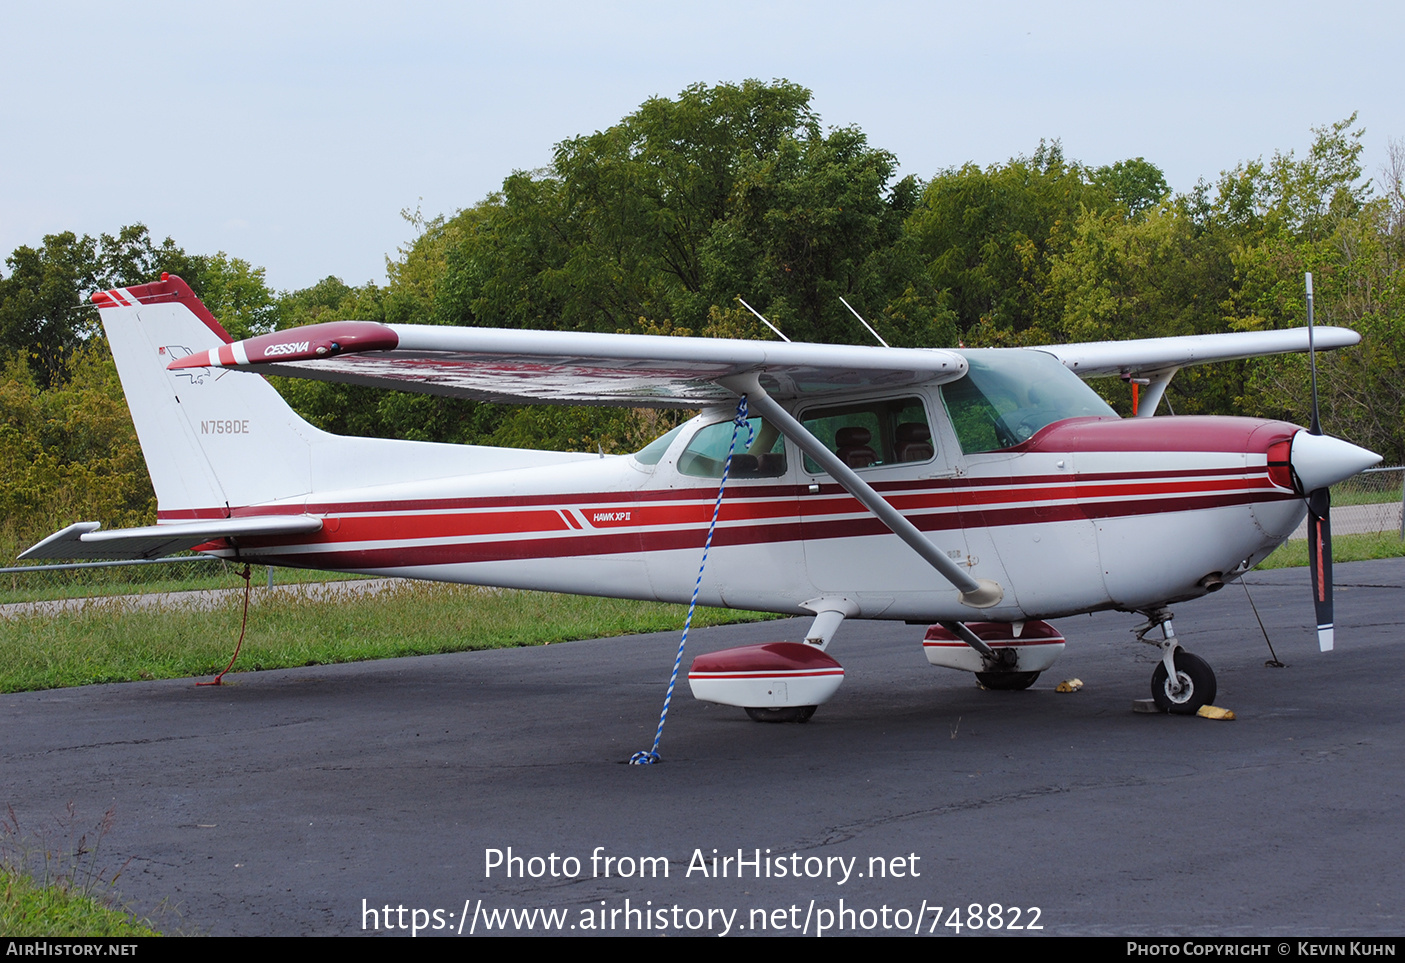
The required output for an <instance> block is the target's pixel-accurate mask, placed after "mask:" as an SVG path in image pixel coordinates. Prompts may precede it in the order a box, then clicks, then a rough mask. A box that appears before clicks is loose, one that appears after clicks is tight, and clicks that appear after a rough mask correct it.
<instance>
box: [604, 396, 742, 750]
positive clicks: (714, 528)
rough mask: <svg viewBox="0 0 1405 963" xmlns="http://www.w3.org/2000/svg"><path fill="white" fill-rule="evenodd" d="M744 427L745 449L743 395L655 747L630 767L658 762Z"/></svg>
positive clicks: (665, 698)
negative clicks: (700, 591)
mask: <svg viewBox="0 0 1405 963" xmlns="http://www.w3.org/2000/svg"><path fill="white" fill-rule="evenodd" d="M743 427H744V428H746V447H748V448H750V447H751V443H752V441H753V440H755V438H756V429H755V428H754V427H753V426H752V424H751V422H750V421H749V420H748V419H747V416H746V395H742V396H741V398H740V399H738V400H737V416H736V417H735V418H733V419H732V443H731V444H730V445H729V446H728V447H727V461H726V462H725V463H724V464H723V465H722V483H721V484H720V485H718V486H717V501H716V502H715V503H714V504H713V506H712V522H711V523H710V524H709V525H708V526H707V541H705V542H703V554H702V563H701V564H699V565H698V580H697V581H696V582H694V583H693V600H692V601H691V602H689V603H688V618H687V619H685V620H684V622H683V638H681V639H679V640H678V655H677V656H676V657H675V658H674V660H673V675H671V676H669V679H668V693H667V694H666V695H665V696H664V697H663V712H661V713H659V727H658V729H656V730H655V731H654V748H652V749H650V750H648V751H647V752H636V753H635V754H634V755H632V756H630V757H629V764H630V765H631V766H652V765H653V764H654V763H656V762H658V761H659V740H660V739H662V738H663V724H664V722H665V721H666V720H667V719H668V707H669V705H670V704H671V703H672V702H673V687H674V686H675V685H677V684H678V668H679V666H681V665H682V664H683V647H684V646H686V645H687V644H688V629H690V628H691V627H692V625H693V612H694V610H695V609H697V607H698V591H699V590H700V589H701V588H702V578H703V569H705V568H707V553H708V552H709V551H710V550H711V549H712V534H713V532H715V531H717V516H718V515H719V514H721V512H722V493H723V492H725V491H726V490H727V476H728V475H730V474H731V473H732V454H733V453H734V452H735V451H736V450H737V429H738V428H743Z"/></svg>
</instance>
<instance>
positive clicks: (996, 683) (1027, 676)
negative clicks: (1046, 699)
mask: <svg viewBox="0 0 1405 963" xmlns="http://www.w3.org/2000/svg"><path fill="white" fill-rule="evenodd" d="M1037 678H1039V673H1038V672H977V673H976V681H977V682H979V683H980V684H981V685H982V686H984V687H985V688H987V689H994V690H996V691H997V692H1019V691H1020V690H1021V689H1028V688H1029V687H1030V686H1032V685H1034V680H1035V679H1037Z"/></svg>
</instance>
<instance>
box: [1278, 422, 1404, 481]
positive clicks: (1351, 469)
mask: <svg viewBox="0 0 1405 963" xmlns="http://www.w3.org/2000/svg"><path fill="white" fill-rule="evenodd" d="M1288 460H1289V461H1290V462H1291V463H1292V465H1293V473H1294V474H1295V475H1297V476H1298V484H1299V485H1301V486H1302V493H1303V494H1304V495H1307V494H1310V493H1311V492H1314V491H1316V490H1317V489H1319V488H1326V487H1327V486H1328V485H1332V484H1335V483H1337V482H1339V481H1342V480H1343V479H1345V478H1350V477H1351V476H1352V475H1355V474H1356V473H1357V472H1360V471H1363V470H1365V469H1367V468H1370V467H1371V466H1372V465H1374V464H1375V463H1376V462H1378V461H1380V460H1381V456H1380V455H1378V454H1376V453H1375V452H1374V451H1367V450H1366V449H1365V448H1359V447H1357V446H1356V445H1353V444H1351V442H1347V441H1342V440H1341V439H1340V438H1333V437H1332V436H1331V435H1314V434H1312V433H1311V432H1309V431H1300V432H1298V433H1297V434H1296V435H1294V436H1293V453H1292V454H1291V455H1290V456H1289V459H1288Z"/></svg>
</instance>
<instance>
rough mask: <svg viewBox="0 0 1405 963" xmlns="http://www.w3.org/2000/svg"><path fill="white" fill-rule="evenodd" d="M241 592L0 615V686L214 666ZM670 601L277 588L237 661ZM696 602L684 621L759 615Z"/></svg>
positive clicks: (380, 648) (423, 647)
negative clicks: (211, 598) (211, 601)
mask: <svg viewBox="0 0 1405 963" xmlns="http://www.w3.org/2000/svg"><path fill="white" fill-rule="evenodd" d="M241 604H242V596H240V595H238V594H237V593H232V594H231V596H230V597H229V598H228V599H226V600H225V601H224V602H223V603H222V604H221V606H220V607H219V608H217V609H215V610H213V611H182V610H179V609H171V608H154V609H139V608H135V607H132V606H129V605H127V604H125V603H123V602H122V601H121V600H116V599H113V600H102V599H96V600H93V601H92V602H90V603H88V604H85V605H83V606H82V607H81V608H78V609H77V610H71V611H65V612H60V613H55V614H49V615H44V614H35V615H24V616H17V617H12V618H8V619H0V692H20V691H29V690H36V689H51V688H58V687H62V686H74V685H88V684H91V683H97V682H126V681H132V680H136V679H167V678H183V677H187V676H193V675H210V674H213V673H215V672H218V671H219V670H220V669H222V668H224V665H225V663H226V662H228V660H229V655H230V653H231V652H232V651H233V648H234V643H235V640H236V638H237V637H238V634H239V622H240V614H241V608H240V607H241ZM686 613H687V609H686V607H685V606H682V605H663V604H660V603H652V602H631V601H623V600H619V599H597V598H585V597H580V596H573V595H555V594H551V593H547V592H519V591H510V590H497V589H484V588H477V587H473V586H460V585H443V584H437V583H424V582H408V583H402V584H399V585H397V586H394V587H392V588H390V589H389V590H387V591H385V592H383V593H381V594H379V595H376V596H375V597H373V598H356V599H350V600H349V599H346V598H340V599H326V600H319V599H314V598H311V597H308V596H305V595H298V594H284V593H280V594H278V595H275V596H263V597H260V593H259V591H258V590H257V588H256V589H255V590H254V595H253V600H252V602H251V604H250V606H249V627H248V633H247V635H246V636H245V639H244V646H243V650H242V652H241V653H240V656H239V662H238V666H237V668H239V669H240V670H244V671H248V670H253V669H278V668H289V667H292V666H302V665H322V664H327V663H335V662H356V661H361V660H365V659H384V658H393V657H396V656H402V655H429V654H435V653H441V652H463V651H469V650H474V649H491V648H504V647H508V646H526V645H543V644H547V643H552V642H567V641H571V640H573V639H593V638H602V637H608V636H614V635H629V634H635V633H640V632H661V631H677V630H679V629H681V628H682V625H683V619H684V617H685V615H686ZM766 617H767V616H765V615H763V614H761V613H755V612H738V611H733V610H730V609H708V608H701V607H700V608H699V609H698V612H697V614H696V616H694V621H693V624H694V625H697V626H705V625H719V624H725V623H729V622H737V621H747V620H751V619H758V618H766Z"/></svg>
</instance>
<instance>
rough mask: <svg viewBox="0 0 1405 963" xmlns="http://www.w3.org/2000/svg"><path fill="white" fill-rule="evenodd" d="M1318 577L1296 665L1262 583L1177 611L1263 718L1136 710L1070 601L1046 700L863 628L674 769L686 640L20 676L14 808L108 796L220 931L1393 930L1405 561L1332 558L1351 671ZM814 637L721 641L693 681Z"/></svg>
mask: <svg viewBox="0 0 1405 963" xmlns="http://www.w3.org/2000/svg"><path fill="white" fill-rule="evenodd" d="M1148 563H1149V564H1154V551H1151V550H1149V551H1148ZM1307 580H1308V575H1307V572H1306V570H1305V569H1297V570H1280V571H1273V572H1265V573H1256V574H1253V575H1251V576H1250V578H1249V579H1248V581H1249V584H1250V588H1251V590H1252V592H1253V596H1254V600H1255V602H1257V604H1258V607H1259V612H1260V614H1261V615H1262V616H1263V619H1264V622H1265V624H1266V625H1267V628H1268V632H1269V635H1270V638H1271V639H1272V640H1273V644H1274V646H1275V647H1276V649H1277V653H1278V657H1279V658H1280V659H1282V660H1283V661H1284V662H1286V663H1288V666H1287V667H1286V668H1269V667H1266V666H1265V664H1264V663H1265V660H1266V659H1268V658H1269V653H1268V649H1267V647H1266V645H1265V642H1264V639H1263V637H1262V635H1261V633H1260V631H1259V628H1258V626H1257V624H1256V622H1255V620H1254V616H1253V613H1252V612H1251V611H1250V608H1249V605H1248V602H1247V601H1246V597H1245V592H1244V589H1243V588H1241V587H1240V586H1239V585H1237V584H1236V585H1230V586H1228V587H1226V588H1225V589H1224V590H1223V591H1221V592H1220V593H1218V594H1216V595H1214V596H1211V597H1209V598H1206V599H1202V600H1199V601H1196V602H1190V603H1184V604H1182V605H1179V606H1176V614H1177V618H1176V621H1175V624H1176V628H1177V631H1178V632H1179V634H1180V635H1181V637H1182V639H1183V642H1184V644H1185V645H1186V647H1187V648H1188V649H1190V650H1191V651H1193V652H1195V653H1196V654H1198V655H1201V656H1202V657H1204V658H1206V659H1207V660H1208V661H1209V662H1210V663H1211V664H1212V665H1213V666H1214V668H1215V671H1216V673H1217V676H1218V681H1219V697H1218V698H1217V699H1216V703H1217V704H1218V705H1221V706H1224V707H1226V708H1229V709H1232V710H1233V711H1234V712H1235V713H1236V714H1237V716H1238V719H1237V721H1234V722H1212V721H1208V720H1204V719H1197V718H1189V717H1172V716H1161V715H1144V714H1137V713H1134V712H1133V711H1132V705H1133V702H1134V700H1137V699H1141V698H1145V697H1146V696H1147V695H1148V690H1149V681H1150V677H1151V673H1152V670H1153V668H1154V666H1155V661H1156V658H1157V653H1156V651H1155V650H1154V649H1152V648H1151V647H1149V646H1144V645H1139V644H1137V643H1135V642H1134V641H1133V639H1132V634H1131V632H1130V631H1129V630H1130V628H1131V627H1132V626H1133V625H1134V624H1135V622H1136V621H1137V619H1136V617H1135V616H1129V615H1126V614H1118V613H1103V614H1099V615H1096V616H1085V617H1078V618H1070V619H1064V620H1061V621H1059V622H1058V623H1057V625H1058V626H1059V628H1060V629H1062V631H1063V632H1064V634H1065V635H1066V636H1067V637H1068V639H1069V647H1068V650H1067V651H1066V653H1065V654H1064V656H1063V658H1062V659H1061V661H1060V662H1059V663H1058V664H1056V665H1055V667H1054V668H1053V669H1052V670H1051V671H1050V672H1048V673H1045V675H1044V677H1043V678H1041V679H1040V680H1039V681H1038V682H1037V683H1036V684H1035V686H1034V688H1033V689H1031V690H1029V691H1027V692H1022V693H1004V692H987V691H983V690H980V689H978V688H977V687H976V686H975V685H974V682H973V679H972V677H971V676H969V675H966V674H964V673H959V672H954V671H950V670H943V669H935V668H932V667H930V666H928V665H927V664H926V662H925V660H924V659H923V657H922V653H921V651H920V646H919V640H920V638H921V634H922V630H921V629H920V628H919V627H915V626H904V625H901V624H890V623H879V622H850V623H846V624H845V625H844V626H843V627H842V628H841V629H840V632H839V634H838V636H837V637H836V639H835V641H834V643H833V644H832V645H831V647H830V652H831V653H832V654H834V655H835V656H836V657H837V658H838V659H839V660H840V661H841V662H843V663H844V665H845V667H846V669H847V673H848V674H847V677H846V680H845V682H844V685H843V687H842V688H841V689H840V691H839V693H838V695H837V696H836V697H835V698H834V700H833V701H831V702H830V703H829V704H827V705H825V706H822V707H821V708H820V710H819V712H818V713H817V714H816V715H815V717H814V719H813V720H812V721H811V722H810V723H808V724H806V725H764V724H757V723H753V722H750V721H749V720H747V719H746V717H745V716H744V714H743V713H742V712H741V711H740V710H738V709H732V708H727V707H720V706H711V705H706V704H703V703H698V702H696V701H694V700H693V699H692V698H691V696H690V695H689V694H688V692H687V688H686V683H680V691H679V692H678V694H677V696H676V698H675V699H674V703H673V708H672V711H671V713H670V716H669V720H668V724H667V727H666V728H665V730H664V734H663V743H662V756H663V760H664V761H663V762H662V763H661V764H660V765H657V766H652V767H635V766H629V765H626V764H625V760H626V759H627V758H628V757H629V755H630V754H631V753H633V752H634V751H636V750H639V749H646V748H648V746H649V745H650V743H651V741H652V738H653V733H654V729H655V727H656V725H657V720H658V713H659V708H660V705H661V703H662V699H663V695H664V688H665V684H666V682H667V679H668V673H669V669H670V668H671V666H672V662H673V653H674V650H675V649H676V646H677V637H676V635H674V634H659V635H649V636H635V637H631V638H624V639H610V640H598V641H582V642H572V643H567V644H563V645H554V646H551V647H549V648H545V649H543V648H535V649H516V650H503V651H492V652H478V653H467V654H461V655H451V656H433V657H424V658H407V659H397V660H389V661H384V662H371V663H359V664H354V665H340V666H318V667H311V668H305V669H295V670H284V671H273V672H258V673H245V674H236V675H233V676H231V678H230V681H231V683H232V684H228V685H225V686H223V687H220V688H198V689H197V688H195V687H194V686H193V685H192V683H191V681H188V680H177V681H168V682H151V683H129V684H123V685H107V686H92V687H87V688H82V689H68V690H57V691H50V692H39V693H25V694H18V695H4V696H0V725H2V726H3V733H4V735H3V761H2V762H0V789H2V790H3V792H0V804H3V803H8V804H9V805H10V806H11V807H13V816H14V818H17V819H18V822H19V824H20V828H21V833H22V835H24V838H27V839H30V840H31V841H32V840H33V839H34V838H36V837H34V836H33V835H25V834H33V833H34V832H35V831H42V830H44V829H45V827H49V838H50V840H51V841H53V840H54V839H55V838H56V837H57V836H59V835H61V833H59V832H58V831H56V830H54V829H52V827H53V826H54V825H55V824H56V821H57V820H60V819H61V817H63V814H64V813H65V811H66V807H67V806H68V805H69V804H70V803H71V804H72V805H73V807H74V809H75V811H76V812H77V814H78V825H87V826H91V825H93V824H95V823H96V822H97V821H98V820H99V819H100V818H101V817H102V815H103V813H104V812H106V811H108V810H109V809H110V810H111V812H112V814H113V825H112V829H111V831H110V832H109V833H107V834H106V836H105V838H104V839H103V840H102V848H101V850H100V851H99V853H98V856H97V860H96V862H97V864H98V865H99V866H100V868H104V867H105V868H107V869H108V870H109V873H110V872H113V871H115V870H116V869H117V868H119V867H122V866H123V865H124V864H125V865H126V868H125V870H124V871H123V872H122V874H121V876H120V877H119V879H118V880H117V884H116V885H117V889H118V890H119V891H120V894H121V896H122V897H123V898H124V899H126V900H128V901H130V903H131V905H132V906H133V907H134V908H136V909H137V910H138V911H139V912H143V913H154V914H156V918H157V920H158V922H159V923H160V924H161V925H162V926H164V927H166V928H168V929H183V930H185V931H188V932H196V933H207V934H214V935H223V934H247V935H261V934H279V935H293V934H346V935H352V934H361V933H366V934H370V933H378V934H385V933H387V932H390V933H395V934H406V935H409V934H410V933H411V930H412V928H413V929H416V930H418V935H420V936H429V935H443V934H448V933H457V932H459V930H460V927H462V934H463V935H465V936H467V935H469V933H470V932H472V933H473V934H474V935H485V934H488V933H497V932H501V931H504V930H505V931H506V932H521V933H523V934H526V933H528V932H531V933H536V934H542V933H547V932H564V933H571V934H577V935H579V934H581V933H582V932H585V933H599V932H606V933H614V934H623V933H626V932H628V933H641V932H642V933H645V934H650V935H659V934H661V933H668V934H674V933H685V934H687V933H695V934H707V935H719V934H722V933H723V932H726V933H728V934H729V935H756V934H762V933H764V934H799V933H801V932H804V933H806V934H809V935H817V934H818V933H819V932H825V933H828V934H837V933H841V932H842V933H894V932H898V931H899V930H902V931H906V932H909V933H912V932H914V931H920V933H921V934H922V935H933V936H935V935H956V934H957V933H960V934H962V935H968V934H971V933H973V932H975V933H990V932H991V931H992V929H997V930H998V931H999V932H1000V933H1001V934H1003V935H1012V934H1022V935H1060V934H1093V935H1123V934H1127V935H1133V934H1136V935H1197V934H1222V935H1247V936H1275V935H1281V936H1308V935H1343V936H1358V935H1359V936H1365V935H1399V934H1400V933H1401V932H1402V931H1405V859H1402V855H1405V853H1403V852H1402V850H1405V845H1402V840H1405V727H1402V716H1405V706H1403V705H1402V700H1401V698H1400V689H1401V679H1402V673H1405V648H1402V646H1401V644H1400V643H1401V640H1402V632H1401V625H1402V613H1401V610H1400V601H1401V598H1402V587H1405V560H1389V561H1380V562H1363V563H1355V564H1350V565H1339V566H1338V567H1337V651H1335V652H1333V653H1330V654H1328V655H1320V654H1318V652H1317V645H1316V640H1315V633H1314V632H1313V629H1312V627H1311V625H1310V624H1309V623H1310V622H1311V621H1312V608H1311V603H1310V596H1309V590H1308V581H1307ZM806 625H807V623H806V622H805V621H803V620H789V621H784V622H770V623H761V624H754V625H744V626H734V627H727V628H719V629H708V630H703V631H698V632H695V633H694V634H693V636H692V638H691V639H690V643H689V654H688V658H687V659H685V663H684V665H685V668H686V665H687V661H688V659H691V657H692V656H695V655H697V654H699V653H701V652H705V651H711V650H715V649H719V648H726V647H728V646H732V645H740V644H746V643H751V642H757V641H773V640H778V639H789V640H798V639H799V638H800V637H801V636H802V635H803V633H804V630H805V628H806ZM1073 677H1077V678H1079V679H1081V680H1082V682H1083V688H1082V689H1081V690H1080V691H1078V692H1075V693H1072V694H1060V693H1057V692H1056V691H1055V685H1056V684H1057V683H1058V682H1059V681H1060V680H1063V679H1068V678H1073ZM509 848H510V850H511V853H510V856H511V857H516V858H518V859H520V860H521V862H510V861H509V853H508V850H509ZM714 850H716V853H715V854H714ZM739 850H740V851H741V855H742V857H743V859H742V861H741V863H740V866H739V865H738V860H737V856H738V851H739ZM553 854H554V857H555V858H554V859H553V858H552V857H553ZM714 855H715V856H716V857H717V862H716V863H713V861H712V860H713V857H714ZM533 857H537V858H538V859H537V861H533V859H532V858H533ZM593 857H595V858H593ZM659 857H662V858H659ZM725 857H731V861H730V862H725V861H724V858H725ZM607 858H609V859H611V860H612V861H611V862H608V863H607V862H606V859H607ZM495 860H496V861H497V865H490V864H491V863H493V862H494V861H495ZM739 873H740V876H739ZM553 874H554V875H553ZM665 874H666V875H665ZM846 874H847V875H846ZM992 904H998V907H996V906H994V905H992ZM938 907H940V910H938V909H937V908H938ZM509 911H511V912H509ZM553 912H554V913H555V915H554V916H553V915H551V914H552V913H553ZM976 923H979V924H980V925H979V928H975V927H974V926H973V924H976ZM996 924H998V926H997V925H996ZM958 927H959V928H958ZM1026 927H1027V928H1026ZM1035 927H1039V928H1038V929H1036V928H1035Z"/></svg>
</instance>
